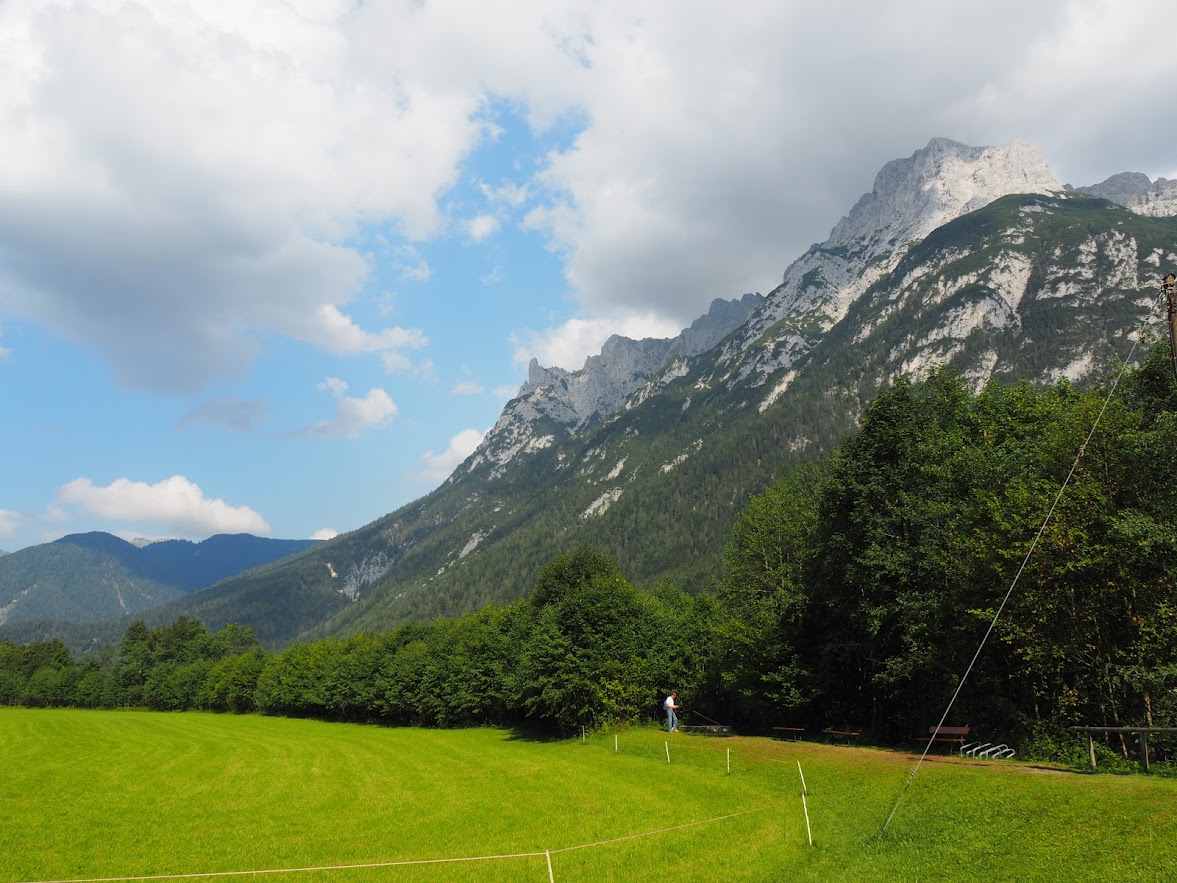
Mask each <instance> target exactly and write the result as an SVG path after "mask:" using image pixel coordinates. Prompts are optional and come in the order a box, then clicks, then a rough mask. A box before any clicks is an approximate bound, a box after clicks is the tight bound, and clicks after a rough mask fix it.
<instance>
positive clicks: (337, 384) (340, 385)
mask: <svg viewBox="0 0 1177 883" xmlns="http://www.w3.org/2000/svg"><path fill="white" fill-rule="evenodd" d="M319 390H320V391H321V392H326V391H329V392H330V393H331V395H333V396H335V397H336V398H341V397H342V396H343V394H344V393H345V392H347V381H346V380H340V379H339V378H338V377H328V378H327V379H326V380H324V381H323V382H322V383H320V384H319Z"/></svg>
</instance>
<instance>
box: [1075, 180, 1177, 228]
mask: <svg viewBox="0 0 1177 883" xmlns="http://www.w3.org/2000/svg"><path fill="white" fill-rule="evenodd" d="M1076 189H1077V190H1079V191H1080V192H1081V193H1090V194H1091V195H1092V196H1100V197H1102V198H1104V199H1110V200H1111V201H1112V202H1116V203H1119V204H1120V205H1122V206H1124V207H1125V208H1126V209H1128V210H1129V211H1133V212H1136V214H1138V215H1145V216H1147V217H1150V218H1168V217H1172V216H1174V215H1177V181H1170V180H1168V179H1167V178H1157V179H1156V181H1152V180H1150V179H1149V177H1148V175H1145V174H1142V173H1140V172H1121V173H1120V174H1118V175H1112V176H1111V177H1110V178H1108V179H1107V180H1106V181H1103V182H1102V183H1099V184H1093V185H1092V186H1090V187H1077V188H1076Z"/></svg>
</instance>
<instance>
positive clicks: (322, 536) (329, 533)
mask: <svg viewBox="0 0 1177 883" xmlns="http://www.w3.org/2000/svg"><path fill="white" fill-rule="evenodd" d="M337 536H339V531H337V530H335V529H334V528H331V527H324V528H321V529H320V530H317V531H315V532H314V533H313V534H311V536H310V538H311V539H312V540H330V539H334V538H335V537H337Z"/></svg>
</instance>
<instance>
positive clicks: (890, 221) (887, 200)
mask: <svg viewBox="0 0 1177 883" xmlns="http://www.w3.org/2000/svg"><path fill="white" fill-rule="evenodd" d="M1062 189H1063V185H1062V184H1060V183H1059V182H1058V181H1057V180H1056V179H1055V177H1054V175H1053V174H1052V173H1051V171H1050V167H1049V166H1048V165H1047V163H1046V158H1045V157H1044V156H1043V155H1042V154H1041V153H1040V152H1039V151H1038V150H1037V149H1035V148H1034V147H1032V146H1030V145H1029V144H1026V143H1025V142H1023V141H1014V142H1013V143H1012V144H1009V145H1008V146H1006V147H969V146H968V145H965V144H959V143H957V142H956V141H951V140H949V139H947V138H933V139H932V140H931V141H929V142H928V146H927V147H925V148H923V149H922V150H917V151H916V152H915V153H913V154H912V155H911V156H909V157H907V158H906V159H896V160H892V161H891V162H889V163H887V164H886V165H884V166H883V168H882V169H881V170H880V171H879V173H878V175H877V176H876V177H875V184H874V189H873V190H871V192H870V193H867V194H866V195H864V196H863V197H862V198H861V199H859V200H858V202H857V203H856V204H855V206H854V208H852V209H851V210H850V214H849V215H847V216H846V217H844V218H842V220H840V221H839V222H838V224H837V225H836V226H835V227H834V229H833V231H832V232H831V233H830V238H829V240H827V242H826V243H825V247H837V246H845V245H848V244H851V243H855V242H862V243H870V244H872V245H874V246H876V247H879V246H886V245H890V246H891V247H893V246H894V245H895V244H899V243H907V242H912V241H914V240H918V239H923V238H924V237H925V236H927V235H928V234H929V233H931V232H932V231H933V230H935V229H936V228H937V227H940V226H942V225H944V224H946V223H947V222H948V221H951V220H952V219H953V218H957V217H960V216H961V215H963V214H967V213H968V212H971V211H974V210H976V209H979V208H982V207H984V206H986V205H988V204H989V203H991V202H993V200H995V199H998V198H1000V197H1002V196H1007V195H1009V194H1011V193H1050V192H1054V191H1059V190H1062ZM871 250H872V251H874V250H875V249H871Z"/></svg>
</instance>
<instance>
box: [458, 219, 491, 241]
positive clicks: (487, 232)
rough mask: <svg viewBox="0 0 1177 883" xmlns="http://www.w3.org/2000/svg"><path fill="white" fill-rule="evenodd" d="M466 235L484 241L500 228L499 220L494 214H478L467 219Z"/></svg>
mask: <svg viewBox="0 0 1177 883" xmlns="http://www.w3.org/2000/svg"><path fill="white" fill-rule="evenodd" d="M465 227H466V235H467V236H469V237H470V238H471V239H473V240H474V241H475V242H482V241H483V240H484V239H487V238H488V237H490V236H493V235H494V234H495V233H497V232H498V230H499V220H498V218H496V217H494V216H493V215H478V216H476V217H473V218H471V219H470V220H468V221H466V224H465Z"/></svg>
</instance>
